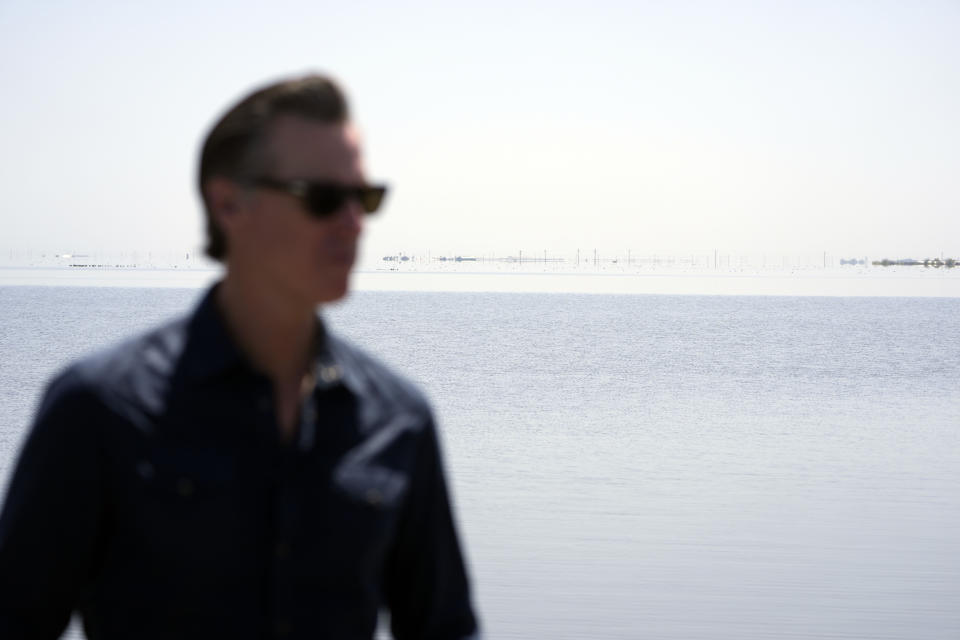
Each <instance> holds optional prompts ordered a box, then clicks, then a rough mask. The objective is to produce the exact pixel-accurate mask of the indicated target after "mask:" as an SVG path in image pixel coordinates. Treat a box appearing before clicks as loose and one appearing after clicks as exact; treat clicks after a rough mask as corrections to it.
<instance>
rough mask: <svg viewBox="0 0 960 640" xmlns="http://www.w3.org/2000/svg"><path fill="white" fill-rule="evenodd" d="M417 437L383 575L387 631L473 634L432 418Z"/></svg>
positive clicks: (406, 638) (423, 636)
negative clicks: (411, 469) (406, 490)
mask: <svg viewBox="0 0 960 640" xmlns="http://www.w3.org/2000/svg"><path fill="white" fill-rule="evenodd" d="M420 439H421V443H420V447H419V451H418V453H417V457H416V467H415V470H414V472H413V474H412V478H411V485H410V493H409V495H408V496H407V500H406V504H405V507H404V511H403V514H402V516H401V520H400V523H399V525H398V529H397V536H396V540H395V543H394V547H393V549H392V553H391V556H390V560H389V562H388V566H387V574H386V579H385V595H386V598H387V605H388V606H389V608H390V627H391V631H392V632H393V636H394V638H396V640H412V639H414V638H416V639H417V640H454V639H457V640H460V639H467V638H476V637H478V636H477V622H476V618H475V616H474V613H473V609H472V606H471V603H470V589H469V584H468V580H467V574H466V569H465V567H464V561H463V555H462V553H461V551H460V544H459V542H458V540H457V533H456V528H455V525H454V520H453V514H452V513H451V506H450V498H449V494H448V491H447V484H446V479H445V477H444V472H443V464H442V460H441V455H440V448H439V444H438V441H437V433H436V429H435V427H434V423H433V420H432V419H430V420H429V421H428V424H427V426H426V428H425V430H424V431H423V432H422V433H421V434H420Z"/></svg>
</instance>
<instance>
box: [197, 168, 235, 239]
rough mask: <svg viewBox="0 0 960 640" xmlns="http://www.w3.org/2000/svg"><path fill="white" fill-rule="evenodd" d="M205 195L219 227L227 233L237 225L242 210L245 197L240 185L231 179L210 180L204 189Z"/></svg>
mask: <svg viewBox="0 0 960 640" xmlns="http://www.w3.org/2000/svg"><path fill="white" fill-rule="evenodd" d="M203 193H204V195H205V196H206V199H207V206H208V207H209V208H210V215H212V216H213V219H214V221H215V222H216V223H217V225H218V226H219V227H220V228H221V229H222V230H224V232H226V230H227V229H232V228H233V227H234V225H236V223H237V214H238V213H239V211H240V208H241V201H240V200H241V197H242V195H243V193H242V190H241V187H240V185H238V184H237V183H236V182H234V181H233V180H230V179H229V178H220V177H217V178H210V179H209V180H207V183H206V184H205V185H204V187H203Z"/></svg>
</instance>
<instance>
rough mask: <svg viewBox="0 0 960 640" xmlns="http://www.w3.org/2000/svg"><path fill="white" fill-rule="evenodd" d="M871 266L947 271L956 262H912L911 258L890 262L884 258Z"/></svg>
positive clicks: (938, 259)
mask: <svg viewBox="0 0 960 640" xmlns="http://www.w3.org/2000/svg"><path fill="white" fill-rule="evenodd" d="M873 265H874V266H876V267H935V268H938V269H939V268H940V267H945V268H947V269H952V268H953V267H955V266H957V260H955V259H953V258H946V259H940V258H924V259H923V260H914V259H913V258H903V259H901V260H890V259H889V258H884V259H883V260H874V261H873Z"/></svg>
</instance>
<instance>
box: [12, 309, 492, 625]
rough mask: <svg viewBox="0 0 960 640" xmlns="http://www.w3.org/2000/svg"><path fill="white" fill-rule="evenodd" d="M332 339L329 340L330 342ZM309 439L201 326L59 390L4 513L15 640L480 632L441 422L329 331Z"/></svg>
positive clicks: (129, 348) (234, 351) (178, 331)
mask: <svg viewBox="0 0 960 640" xmlns="http://www.w3.org/2000/svg"><path fill="white" fill-rule="evenodd" d="M320 326H321V329H322V325H320ZM314 367H315V370H314V373H315V377H316V381H317V382H316V387H315V389H314V390H313V392H312V393H311V394H309V395H308V396H307V397H306V398H305V399H304V402H303V404H302V406H301V407H300V422H299V426H298V429H297V433H296V435H295V437H294V438H293V439H292V441H291V442H289V443H284V442H282V441H281V439H280V437H279V429H278V427H277V422H276V416H275V413H274V403H273V395H272V384H271V382H270V380H269V379H268V378H267V377H265V376H264V375H262V374H260V373H258V372H257V371H255V370H254V369H253V368H252V367H251V366H250V364H249V363H248V361H247V360H246V359H245V358H244V356H243V355H242V354H241V352H240V351H239V350H238V348H237V346H236V345H235V343H234V342H233V341H232V340H231V338H230V337H229V335H228V333H227V331H226V328H225V326H224V324H223V320H222V318H221V316H220V313H219V311H218V310H217V308H216V305H215V302H214V297H213V290H211V291H210V292H209V293H208V294H207V295H206V297H205V299H204V300H203V302H202V303H201V304H200V305H199V307H198V309H197V310H196V312H195V313H194V314H193V315H192V316H190V317H188V318H185V319H182V320H180V321H176V322H173V323H171V324H169V325H167V326H164V327H161V328H159V329H157V330H155V331H153V332H151V333H149V334H147V335H145V336H142V337H139V338H137V339H134V340H132V341H129V342H127V343H124V344H122V345H120V346H119V347H115V348H112V349H111V350H109V351H106V352H104V353H101V354H98V355H96V356H93V357H90V358H87V359H85V360H83V361H81V362H79V363H77V364H74V365H73V366H71V367H70V368H69V369H67V371H66V372H65V373H63V374H62V375H60V376H59V377H58V378H57V379H55V380H54V381H53V383H52V384H51V385H50V387H49V389H48V390H47V393H46V396H45V398H44V400H43V403H42V405H41V408H40V410H39V413H38V415H37V418H36V422H35V424H34V425H33V428H32V430H31V432H30V434H29V437H28V439H27V442H26V444H25V446H24V449H23V451H22V452H21V455H20V459H19V462H18V465H17V468H16V471H15V473H14V476H13V479H12V481H11V483H10V487H9V491H8V495H7V498H6V503H5V505H4V509H3V513H2V516H0V638H3V639H4V640H14V639H16V638H56V637H57V636H58V635H59V634H60V633H61V631H62V630H63V628H64V626H65V625H66V623H67V621H68V619H69V616H70V614H71V611H74V610H77V611H79V612H80V613H81V615H82V617H83V624H84V628H85V630H86V633H87V636H88V637H89V638H91V639H92V640H100V639H114V638H116V639H124V640H128V639H140V638H143V639H151V638H206V639H209V638H224V639H225V640H243V639H247V638H250V639H253V638H258V639H259V638H273V637H279V638H311V639H320V638H330V639H333V640H341V639H343V640H348V639H352V638H363V639H364V640H369V639H370V638H372V637H373V635H374V630H375V627H376V623H377V617H378V612H379V611H380V610H381V609H384V608H385V609H387V610H389V612H390V620H391V628H392V631H393V634H394V636H395V637H396V638H398V639H406V638H424V639H427V638H436V639H446V638H467V637H470V636H472V635H473V634H475V633H476V622H475V618H474V614H473V611H472V608H471V604H470V597H469V590H468V581H467V577H466V573H465V569H464V562H463V559H462V556H461V552H460V547H459V544H458V541H457V535H456V532H455V528H454V522H453V519H452V517H451V508H450V504H449V499H448V494H447V487H446V482H445V479H444V473H443V467H442V462H441V457H440V452H439V450H438V444H437V436H436V432H435V429H434V423H433V419H432V417H431V412H430V409H429V407H428V405H427V404H426V402H425V400H424V398H423V397H422V395H421V394H420V393H419V392H418V391H417V390H416V389H415V388H413V387H412V386H411V385H410V384H408V383H407V382H405V381H404V380H403V379H401V378H399V377H397V376H396V375H394V374H392V373H390V372H389V371H388V370H387V369H386V368H385V367H384V366H382V365H381V364H379V363H377V362H376V361H374V360H373V359H371V358H370V357H368V356H366V355H365V354H363V353H362V352H361V351H359V350H357V349H356V348H354V347H352V346H350V345H348V344H346V343H345V342H343V341H341V340H340V339H338V338H336V337H335V336H333V335H330V334H328V333H324V334H323V336H322V339H321V340H320V341H319V342H318V348H317V350H316V355H315V359H314Z"/></svg>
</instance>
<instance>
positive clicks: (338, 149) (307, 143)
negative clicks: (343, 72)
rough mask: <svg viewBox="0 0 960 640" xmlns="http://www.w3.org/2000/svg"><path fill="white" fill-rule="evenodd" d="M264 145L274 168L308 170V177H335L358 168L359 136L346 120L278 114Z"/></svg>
mask: <svg viewBox="0 0 960 640" xmlns="http://www.w3.org/2000/svg"><path fill="white" fill-rule="evenodd" d="M266 147H267V154H268V156H269V159H270V163H271V164H272V165H273V166H274V168H276V169H277V170H278V171H284V172H291V171H292V172H301V173H302V172H309V174H310V175H311V177H321V176H322V175H329V176H330V177H338V175H339V174H341V173H343V172H348V173H349V172H353V171H356V170H359V168H360V164H361V150H360V136H359V133H358V132H357V129H356V127H354V126H353V124H351V123H349V122H342V123H341V122H335V123H331V122H320V121H317V120H310V119H308V118H303V117H300V116H294V115H283V116H279V117H278V118H277V119H276V120H274V122H273V123H271V126H270V129H269V133H268V136H267V144H266ZM289 177H293V174H291V176H289Z"/></svg>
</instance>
